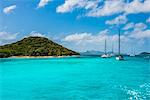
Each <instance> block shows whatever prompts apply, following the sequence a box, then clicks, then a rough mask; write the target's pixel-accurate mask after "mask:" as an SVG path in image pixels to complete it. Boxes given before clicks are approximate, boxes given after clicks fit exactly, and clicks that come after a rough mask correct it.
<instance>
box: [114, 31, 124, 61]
mask: <svg viewBox="0 0 150 100" xmlns="http://www.w3.org/2000/svg"><path fill="white" fill-rule="evenodd" d="M118 31H119V32H118V56H117V57H116V60H124V57H123V56H122V55H121V54H120V28H119V29H118Z"/></svg>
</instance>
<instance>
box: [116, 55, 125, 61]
mask: <svg viewBox="0 0 150 100" xmlns="http://www.w3.org/2000/svg"><path fill="white" fill-rule="evenodd" d="M116 60H124V58H123V56H118V57H116Z"/></svg>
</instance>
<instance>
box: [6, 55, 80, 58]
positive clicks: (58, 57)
mask: <svg viewBox="0 0 150 100" xmlns="http://www.w3.org/2000/svg"><path fill="white" fill-rule="evenodd" d="M76 56H77V55H72V56H11V57H8V58H64V57H76Z"/></svg>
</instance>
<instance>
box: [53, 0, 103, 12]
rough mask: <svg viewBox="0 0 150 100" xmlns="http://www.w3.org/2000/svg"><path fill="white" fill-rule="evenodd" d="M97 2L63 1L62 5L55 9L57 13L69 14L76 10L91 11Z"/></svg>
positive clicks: (85, 0)
mask: <svg viewBox="0 0 150 100" xmlns="http://www.w3.org/2000/svg"><path fill="white" fill-rule="evenodd" d="M98 2H100V1H99V0H93V1H92V0H65V2H64V4H62V5H60V6H58V7H57V9H56V11H57V12H58V13H66V12H71V11H73V10H74V9H76V8H84V9H92V8H96V7H97V6H98Z"/></svg>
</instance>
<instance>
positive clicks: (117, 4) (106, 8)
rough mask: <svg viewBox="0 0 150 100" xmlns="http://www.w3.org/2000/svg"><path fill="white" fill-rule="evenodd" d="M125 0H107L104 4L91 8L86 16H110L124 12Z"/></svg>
mask: <svg viewBox="0 0 150 100" xmlns="http://www.w3.org/2000/svg"><path fill="white" fill-rule="evenodd" d="M123 7H124V2H122V0H106V1H105V2H104V5H102V6H100V7H97V8H95V9H92V10H90V11H89V12H88V13H87V14H86V16H92V17H99V16H109V15H113V14H116V13H120V12H123Z"/></svg>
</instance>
